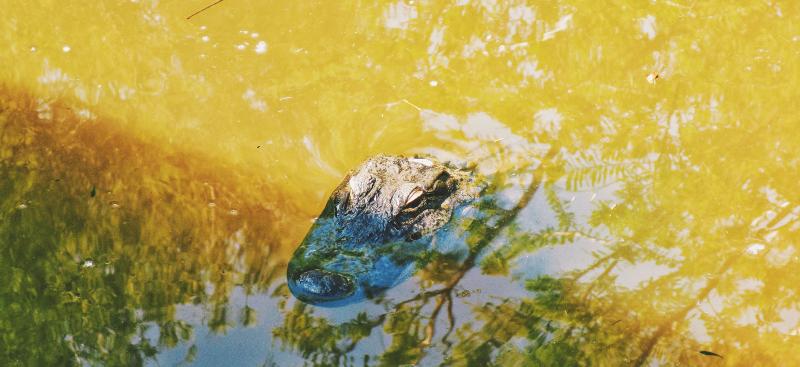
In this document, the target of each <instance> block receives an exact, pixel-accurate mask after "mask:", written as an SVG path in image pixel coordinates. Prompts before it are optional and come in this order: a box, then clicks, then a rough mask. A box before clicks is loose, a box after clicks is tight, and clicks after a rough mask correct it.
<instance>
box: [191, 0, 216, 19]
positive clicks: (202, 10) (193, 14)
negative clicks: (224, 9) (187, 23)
mask: <svg viewBox="0 0 800 367" xmlns="http://www.w3.org/2000/svg"><path fill="white" fill-rule="evenodd" d="M223 1H225V0H217V1H216V2H214V3H213V4H211V5H209V6H206V7H205V8H202V9H200V10H198V11H196V12H194V13H192V15H190V16H188V17H186V20H189V19H192V17H193V16H195V15H197V14H200V13H202V12H204V11H206V10H207V9H208V8H210V7H212V6H214V5H217V4H219V3H221V2H223Z"/></svg>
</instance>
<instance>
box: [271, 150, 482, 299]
mask: <svg viewBox="0 0 800 367" xmlns="http://www.w3.org/2000/svg"><path fill="white" fill-rule="evenodd" d="M477 191H478V190H477V188H476V187H475V185H474V184H473V183H472V182H471V178H470V176H469V174H468V173H466V172H464V171H461V170H458V169H455V168H451V167H448V166H445V165H443V164H440V163H437V162H434V161H431V160H429V159H418V158H404V157H386V156H378V157H375V158H372V159H369V160H367V161H366V162H365V163H363V164H362V165H361V166H360V167H359V168H358V169H356V170H355V171H353V172H351V173H350V174H348V175H347V177H345V179H344V180H343V181H342V183H341V184H340V185H339V187H337V188H336V190H334V191H333V194H331V196H330V198H329V199H328V203H327V205H326V206H325V209H324V210H323V211H322V214H321V215H320V216H319V218H318V219H317V220H316V222H315V223H314V225H313V226H312V228H311V230H310V231H309V233H308V235H307V236H306V238H305V239H304V240H303V243H302V244H301V245H300V247H299V248H298V249H297V250H296V251H295V253H294V256H292V259H291V261H290V262H289V267H288V271H287V278H288V284H289V288H290V289H291V291H292V293H293V294H294V295H295V296H296V297H297V298H299V299H300V300H302V301H305V302H309V303H313V304H317V305H325V306H338V305H344V304H348V303H352V302H355V301H358V300H361V299H364V298H365V297H371V296H374V295H376V294H378V293H380V292H381V291H383V290H386V289H388V288H391V287H393V286H395V285H397V284H398V283H400V282H401V281H402V280H404V279H406V278H408V277H409V276H410V275H411V274H412V273H413V272H414V270H415V268H416V261H415V260H416V259H417V257H418V256H420V254H422V252H423V251H425V250H427V249H429V247H431V243H432V242H433V240H434V237H436V236H435V234H436V232H437V230H439V229H440V228H442V227H443V226H445V225H446V224H448V222H449V221H450V219H451V217H453V216H454V215H453V213H454V212H455V211H456V210H460V209H462V208H465V206H464V205H463V204H465V203H468V202H471V201H472V200H473V199H475V198H476V196H477ZM455 216H458V214H456V215H455Z"/></svg>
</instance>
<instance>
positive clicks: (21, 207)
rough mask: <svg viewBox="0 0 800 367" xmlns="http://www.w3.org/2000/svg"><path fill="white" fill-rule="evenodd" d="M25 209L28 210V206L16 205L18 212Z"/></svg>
mask: <svg viewBox="0 0 800 367" xmlns="http://www.w3.org/2000/svg"><path fill="white" fill-rule="evenodd" d="M27 208H28V205H27V204H25V203H20V204H19V205H17V209H20V210H22V209H27Z"/></svg>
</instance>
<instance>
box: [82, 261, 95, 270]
mask: <svg viewBox="0 0 800 367" xmlns="http://www.w3.org/2000/svg"><path fill="white" fill-rule="evenodd" d="M81 267H82V268H93V267H94V261H92V260H86V261H84V262H83V264H81Z"/></svg>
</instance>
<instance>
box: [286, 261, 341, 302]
mask: <svg viewBox="0 0 800 367" xmlns="http://www.w3.org/2000/svg"><path fill="white" fill-rule="evenodd" d="M294 288H296V289H293V293H295V296H297V297H298V298H300V299H308V300H309V301H330V300H337V299H341V298H344V297H347V296H349V295H351V294H353V291H355V285H354V284H353V280H352V279H351V278H350V277H348V276H346V275H343V274H340V273H334V272H331V271H326V270H321V269H313V270H308V271H306V272H304V273H302V274H300V276H298V277H297V279H295V287H294Z"/></svg>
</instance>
